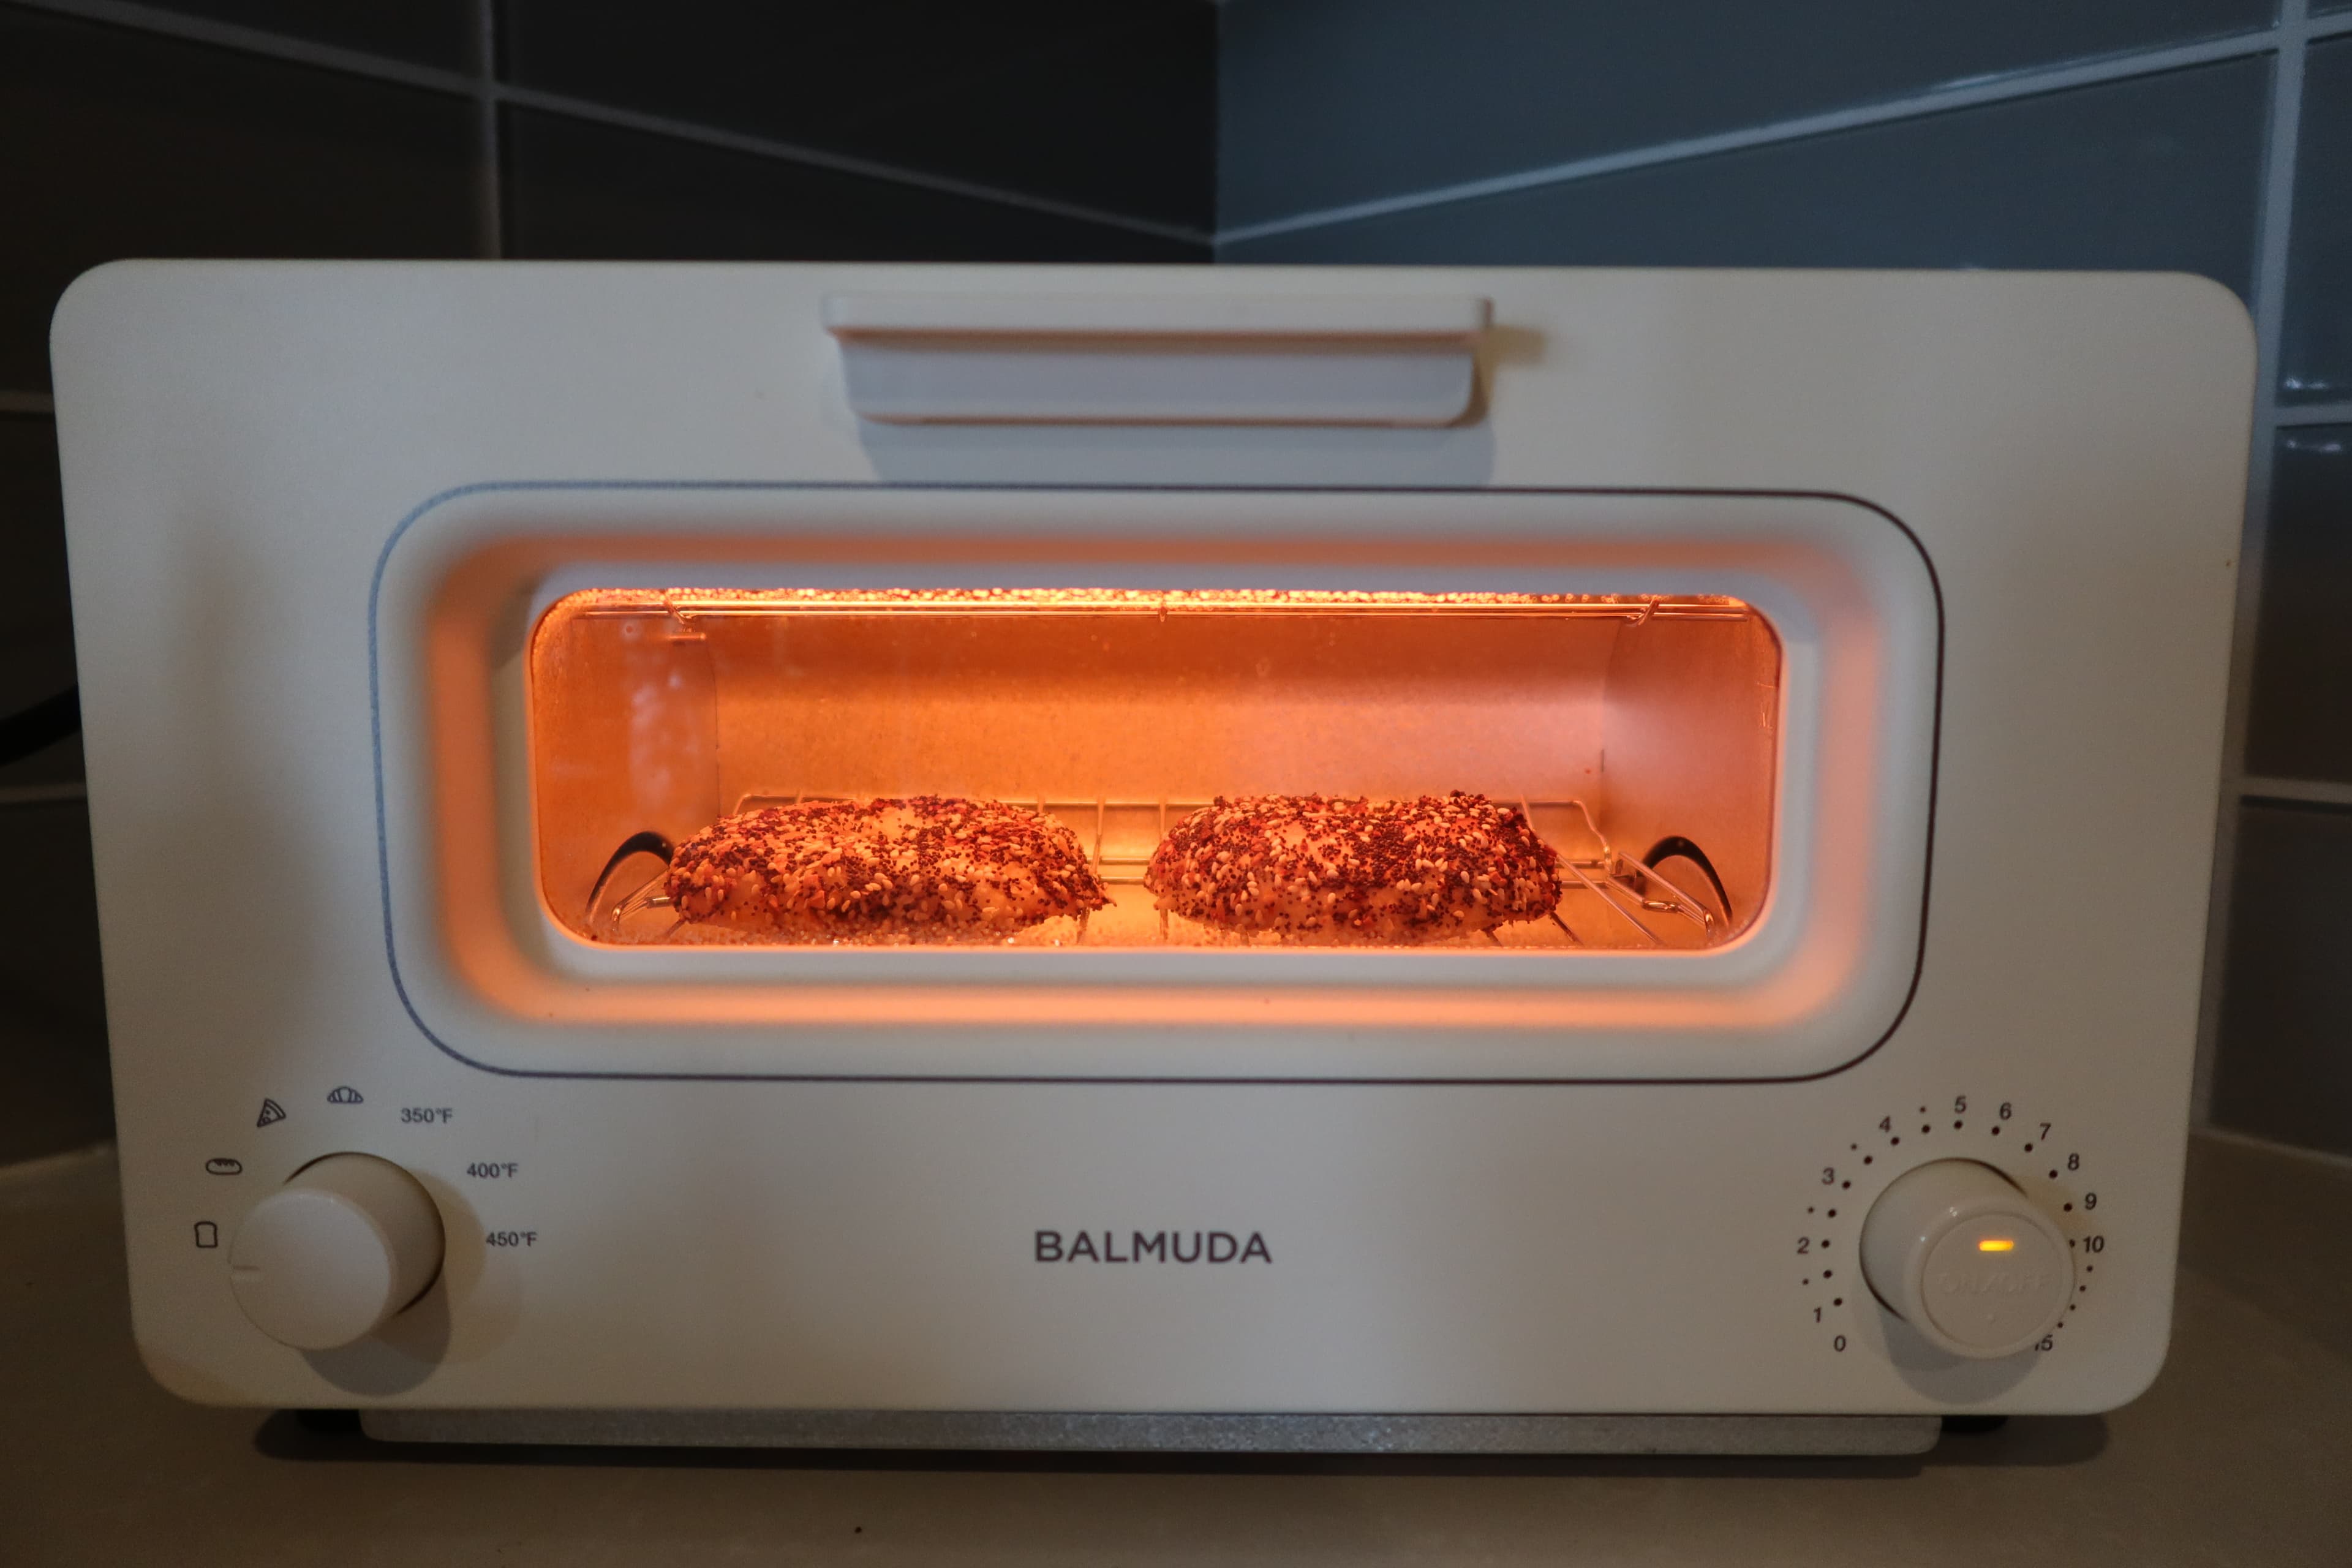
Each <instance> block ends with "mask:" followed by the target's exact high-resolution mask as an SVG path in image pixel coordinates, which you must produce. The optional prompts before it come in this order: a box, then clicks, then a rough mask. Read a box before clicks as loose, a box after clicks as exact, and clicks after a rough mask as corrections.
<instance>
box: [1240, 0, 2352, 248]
mask: <svg viewBox="0 0 2352 1568" xmlns="http://www.w3.org/2000/svg"><path fill="white" fill-rule="evenodd" d="M2283 3H2291V0H2283ZM2298 15H2300V13H2298ZM2295 31H2296V34H2297V39H2298V42H2301V41H2304V40H2309V39H2317V38H2326V37H2335V36H2336V35H2339V34H2347V33H2352V12H2347V13H2346V14H2344V15H2342V16H2329V17H2326V18H2322V19H2319V20H2312V19H2310V18H2308V17H2303V18H2302V19H2301V20H2299V21H2298V22H2297V23H2296V24H2295ZM2286 34H2287V26H2286V24H2285V22H2284V18H2283V19H2282V21H2281V23H2280V24H2279V25H2278V26H2273V27H2265V28H2262V29H2259V30H2256V31H2252V32H2245V33H2233V34H2231V35H2229V36H2228V37H2221V38H2208V39H2204V40H2202V41H2200V42H2198V43H2193V44H2178V45H2174V46H2171V47H2164V48H2152V49H2141V50H2137V51H2133V52H2128V53H2124V54H2118V55H2113V56H2109V57H2107V58H2103V59H2098V60H2093V61H2087V62H2084V63H2080V64H2076V65H2070V66H2045V67H2034V68H2027V69H2024V70H2021V71H2016V72H2012V73H2009V74H2005V75H2002V76H2000V77H1998V78H1994V79H1985V80H1979V81H1970V82H1963V83H1959V84H1956V85H1953V86H1948V87H1944V88H1930V89H1926V90H1924V91H1920V92H1915V93H1909V94H1906V95H1903V96H1900V97H1896V98H1890V99H1885V100H1880V101H1878V102H1874V103H1868V104H1856V105H1851V106H1848V107H1846V108H1843V109H1834V110H1823V111H1822V112H1820V113H1818V114H1809V115H1800V116H1797V117H1795V118H1793V119H1790V120H1780V121H1770V122H1769V123H1767V124H1763V125H1752V126H1745V127H1741V128H1739V129H1738V130H1733V131H1724V132H1714V133H1712V134H1709V135H1706V136H1693V137H1685V138H1681V139H1679V140H1676V141H1672V142H1654V143H1652V144H1651V145H1649V146H1646V147H1631V148H1625V149H1622V150H1621V151H1619V152H1615V153H1596V154H1594V155H1592V156H1591V157H1587V158H1575V159H1570V160H1568V161H1567V162H1565V163H1549V164H1544V165H1540V166H1538V167H1537V168H1533V169H1522V170H1516V171H1513V172H1511V173H1508V174H1491V175H1487V176H1486V177H1484V178H1481V179H1476V180H1465V181H1461V182H1458V183H1456V184H1448V185H1434V186H1431V187H1429V188H1427V189H1424V190H1420V191H1409V192H1404V193H1402V194H1400V195H1391V196H1380V197H1374V198H1371V199H1369V200H1366V201H1361V202H1350V203H1345V204H1342V205H1338V206H1331V207H1319V208H1316V209H1314V210H1311V211H1307V212H1302V213H1293V214H1291V215H1289V216H1284V217H1278V218H1265V219H1262V220H1260V221H1258V222H1255V223H1247V224H1239V225H1236V226H1233V227H1231V228H1224V227H1220V228H1219V229H1218V230H1217V231H1216V233H1215V235H1214V236H1213V238H1214V240H1215V243H1216V244H1217V246H1218V247H1220V249H1221V250H1222V247H1224V246H1226V245H1228V244H1237V243H1243V242H1246V241H1249V240H1253V239H1265V238H1271V237H1274V236H1276V235H1283V234H1294V233H1297V232H1299V231H1301V230H1306V229H1314V228H1327V227H1330V226H1335V225H1339V224H1348V223H1359V222H1361V221H1363V220H1365V219H1367V218H1374V217H1386V216H1393V215H1396V214H1400V213H1407V212H1417V211H1420V210H1422V209H1423V208H1425V207H1433V206H1444V205H1448V204H1450V203H1454V202H1462V201H1475V200H1476V199H1478V198H1479V197H1482V196H1494V195H1512V194H1514V193H1516V192H1519V191H1527V190H1537V189H1540V188H1542V187H1544V186H1547V185H1556V184H1574V183H1575V182H1577V181H1580V180H1589V179H1594V178H1598V177H1599V176H1601V175H1603V174H1622V173H1625V172H1628V171H1630V170H1634V169H1647V168H1654V167H1657V166H1659V165H1661V164H1667V163H1688V162H1691V161H1693V160H1695V159H1700V158H1710V157H1715V156H1717V155H1718V154H1720V153H1736V152H1739V151H1742V150H1744V149H1747V148H1750V147H1769V146H1776V145H1778V144H1780V143H1782V142H1801V141H1806V140H1809V139H1811V138H1812V137H1816V136H1825V135H1830V134H1832V133H1834V132H1840V131H1854V130H1861V129H1864V128H1866V127H1869V126H1873V125H1886V124H1895V123H1899V122H1901V121H1909V120H1925V119H1927V118H1930V117H1932V116H1934V115H1938V114H1946V113H1949V112H1951V111H1953V110H1960V109H1973V108H1976V107H1979V106H1980V105H1984V104H1992V103H2008V102H2012V101H2014V100H2019V99H2025V98H2039V97H2042V96H2043V95H2045V94H2048V93H2054V92H2064V91H2068V90H2070V89H2074V88H2079V87H2095V86H2099V85H2101V84H2103V83H2106V82H2116V81H2128V80H2131V79H2134V78H2137V77H2147V76H2158V75H2162V74H2164V73H2166V72H2168V71H2175V70H2181V69H2185V68H2189V67H2192V66H2200V65H2215V64H2219V63H2221V62H2222V61H2225V60H2233V59H2245V58H2252V57H2255V56H2259V55H2264V54H2269V53H2272V52H2273V51H2274V50H2276V49H2278V48H2280V47H2283V45H2284V42H2285V38H2286ZM1220 259H1222V255H1221V256H1220Z"/></svg>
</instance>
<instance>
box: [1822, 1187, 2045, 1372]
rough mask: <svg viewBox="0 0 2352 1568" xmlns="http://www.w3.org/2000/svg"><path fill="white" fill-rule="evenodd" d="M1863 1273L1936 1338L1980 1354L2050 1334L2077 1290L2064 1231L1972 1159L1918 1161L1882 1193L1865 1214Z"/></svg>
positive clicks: (2010, 1349) (1986, 1356)
mask: <svg viewBox="0 0 2352 1568" xmlns="http://www.w3.org/2000/svg"><path fill="white" fill-rule="evenodd" d="M1862 1274H1863V1278H1864V1279H1866V1280H1868V1281H1869V1282H1870V1288H1871V1289H1872V1290H1873V1291H1874V1292H1875V1293H1876V1295H1877V1297H1878V1299H1879V1300H1880V1301H1881V1302H1882V1303H1883V1304H1885V1307H1886V1309H1887V1310H1889V1311H1891V1312H1893V1313H1894V1314H1895V1316H1896V1317H1898V1318H1900V1319H1902V1320H1903V1321H1905V1322H1906V1323H1908V1324H1910V1325H1911V1326H1912V1327H1913V1328H1915V1329H1916V1330H1917V1331H1919V1333H1920V1335H1921V1336H1922V1337H1923V1338H1925V1339H1926V1340H1927V1342H1929V1343H1930V1344H1933V1345H1935V1346H1937V1348H1938V1349H1941V1350H1945V1351H1948V1352H1951V1353H1952V1354H1953V1355H1958V1356H1970V1357H1974V1358H1976V1359H1979V1360H1984V1361H1990V1360H1993V1359H1995V1358H1997V1357H2000V1356H2007V1355H2014V1354H2016V1353H2017V1352H2020V1351H2022V1350H2025V1349H2027V1348H2028V1347H2029V1346H2031V1345H2032V1343H2033V1342H2035V1341H2036V1340H2039V1339H2040V1338H2041V1337H2042V1335H2043V1334H2046V1333H2048V1332H2049V1331H2051V1329H2052V1328H2053V1327H2055V1326H2056V1324H2057V1322H2058V1320H2059V1318H2060V1317H2061V1316H2062V1315H2063V1313H2064V1312H2065V1310H2066V1302H2067V1299H2068V1298H2069V1297H2070V1296H2072V1295H2073V1294H2074V1258H2072V1257H2071V1256H2070V1255H2069V1254H2068V1252H2067V1250H2066V1237H2065V1236H2064V1234H2063V1233H2062V1232H2061V1231H2060V1230H2059V1228H2058V1226H2056V1225H2055V1224H2054V1223H2053V1222H2052V1220H2051V1218H2050V1216H2049V1215H2046V1214H2044V1213H2042V1209H2041V1207H2040V1206H2039V1205H2036V1204H2035V1203H2034V1202H2033V1200H2032V1199H2031V1198H2029V1197H2027V1196H2026V1195H2025V1194H2023V1193H2021V1192H2020V1191H2019V1190H2018V1189H2017V1185H2016V1184H2014V1183H2013V1182H2011V1180H2010V1179H2009V1178H2008V1177H2006V1176H2004V1175H2002V1174H2001V1173H2000V1172H1999V1171H1996V1170H1994V1169H1993V1168H1992V1167H1991V1166H1990V1165H1985V1164H1979V1163H1977V1162H1976V1161H1974V1160H1938V1161H1936V1162H1935V1163H1933V1164H1927V1165H1922V1166H1920V1167H1919V1168H1918V1169H1916V1170H1914V1171H1907V1172H1906V1173H1904V1174H1902V1175H1901V1176H1898V1177H1896V1178H1895V1182H1894V1184H1892V1185H1890V1186H1889V1187H1888V1188H1887V1189H1886V1190H1885V1192H1884V1193H1881V1194H1879V1197H1878V1201H1877V1202H1876V1203H1875V1204H1874V1205H1871V1210H1870V1217H1869V1218H1868V1219H1866V1220H1864V1222H1863V1226H1862Z"/></svg>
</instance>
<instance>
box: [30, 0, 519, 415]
mask: <svg viewBox="0 0 2352 1568" xmlns="http://www.w3.org/2000/svg"><path fill="white" fill-rule="evenodd" d="M474 118H475V117H474V111H473V109H472V107H471V105H470V104H468V103H467V101H466V100H463V99H458V98H454V97H446V96H443V95H440V94H436V93H429V92H422V91H418V90H416V89H411V88H404V87H393V86H388V85H386V84H384V83H382V82H376V81H369V80H364V79H359V78H354V77H349V76H343V75H339V74H336V73H332V72H328V71H322V70H314V69H311V68H308V67H304V66H297V65H288V64H284V63H282V62H280V61H278V60H269V59H260V58H255V57H253V56H250V55H245V54H238V53H235V52H233V51H230V50H227V49H217V48H210V47H205V46H203V45H199V44H190V43H183V42H180V41H178V40H175V39H171V38H159V37H148V36H144V35H142V34H138V33H133V32H129V31H126V30H123V29H121V28H115V27H107V26H98V25H95V24H92V23H88V22H79V21H70V20H66V19H63V18H59V17H55V16H44V15H40V14H37V13H33V12H28V11H23V10H18V9H15V8H13V7H8V6H0V147H6V148H7V149H9V151H8V153H6V155H5V156H0V214H5V215H6V217H5V223H6V226H7V232H8V238H7V240H6V242H5V246H0V388H7V389H12V390H37V389H40V388H44V387H47V385H48V380H49V377H48V326H49V310H50V308H51V307H52V306H54V305H55V304H56V302H57V297H58V293H59V292H60V291H62V290H63V289H64V288H65V286H66V285H67V284H68V282H70V281H72V279H73V278H74V276H75V275H76V274H77V273H79V272H81V271H83V270H85V269H87V268H91V267H94V266H96V265H97V264H98V263H100V262H101V261H107V260H111V259H112V258H116V257H120V256H393V257H434V256H467V255H471V254H472V253H473V250H474V244H475V239H474V218H473V202H472V196H471V195H470V189H471V185H470V182H471V179H472V170H473V168H474V163H475V158H476V136H475V129H474Z"/></svg>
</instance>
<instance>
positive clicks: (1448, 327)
mask: <svg viewBox="0 0 2352 1568" xmlns="http://www.w3.org/2000/svg"><path fill="white" fill-rule="evenodd" d="M1490 314H1491V308H1490V306H1489V304H1488V302H1487V301H1486V300H1484V299H1481V298H1477V297H1474V296H1467V295H1459V294H1378V293H1367V294H1349V295H1322V294H1302V295H1296V296H1285V295H1242V294H1223V293H1202V294H1186V295H1122V294H834V295H829V296H827V297H826V299H825V300H824V307H823V320H824V330H825V331H828V332H830V333H832V334H833V336H834V337H835V339H836V340H838V341H839V342H840V344H841V355H842V367H843V382H844V384H845V386H846V388H847V390H848V394H849V404H850V406H851V407H852V408H853V409H855V410H856V412H857V414H858V415H859V416H861V417H863V418H866V419H874V420H880V421H883V422H886V423H890V424H918V425H919V424H963V425H970V424H1040V425H1053V424H1064V425H1106V424H1108V425H1400V426H1427V425H1450V424H1453V423H1454V422H1455V421H1456V420H1458V419H1460V418H1461V417H1462V416H1464V415H1465V413H1466V412H1467V411H1468V410H1469V408H1470V406H1471V404H1472V401H1473V392H1474V390H1475V385H1476V380H1477V345H1478V340H1479V338H1480V336H1481V334H1483V333H1484V332H1485V331H1486V325H1487V321H1488V318H1489V316H1490Z"/></svg>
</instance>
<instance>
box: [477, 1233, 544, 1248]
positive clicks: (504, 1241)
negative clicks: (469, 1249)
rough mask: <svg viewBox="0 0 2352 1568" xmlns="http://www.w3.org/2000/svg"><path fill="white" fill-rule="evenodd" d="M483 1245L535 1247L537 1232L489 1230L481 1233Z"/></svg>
mask: <svg viewBox="0 0 2352 1568" xmlns="http://www.w3.org/2000/svg"><path fill="white" fill-rule="evenodd" d="M482 1245H483V1246H485V1247H537V1246H538V1245H539V1232H537V1231H535V1230H489V1231H484V1232H483V1233H482Z"/></svg>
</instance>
